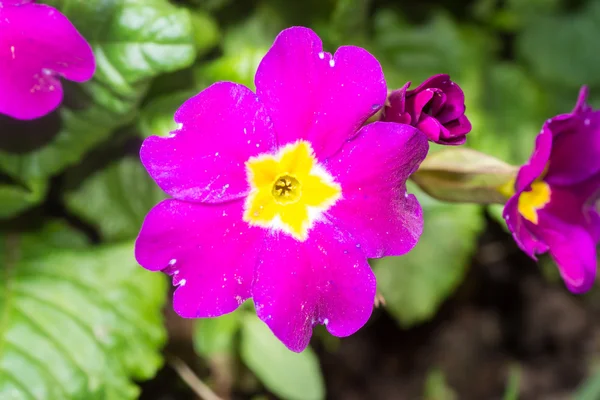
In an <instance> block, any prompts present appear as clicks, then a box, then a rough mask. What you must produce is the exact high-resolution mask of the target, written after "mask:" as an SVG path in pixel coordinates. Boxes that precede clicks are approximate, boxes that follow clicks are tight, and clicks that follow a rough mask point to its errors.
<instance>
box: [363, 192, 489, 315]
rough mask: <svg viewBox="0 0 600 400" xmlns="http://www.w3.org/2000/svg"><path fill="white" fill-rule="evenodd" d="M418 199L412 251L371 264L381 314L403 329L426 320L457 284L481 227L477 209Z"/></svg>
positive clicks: (464, 270) (481, 218) (467, 263)
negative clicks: (420, 223) (418, 226)
mask: <svg viewBox="0 0 600 400" xmlns="http://www.w3.org/2000/svg"><path fill="white" fill-rule="evenodd" d="M412 191H413V192H415V191H414V190H412ZM418 197H419V201H420V203H421V205H422V206H423V211H424V220H425V228H424V231H423V235H422V236H421V239H420V240H419V243H418V244H417V246H416V247H415V248H414V249H413V250H412V251H411V252H410V253H408V254H407V255H405V256H401V257H387V258H383V259H380V260H373V262H372V263H373V269H374V271H375V274H376V275H377V285H378V289H379V290H380V291H381V293H382V294H383V296H384V298H385V301H386V306H387V309H388V310H389V311H390V313H391V314H392V315H393V316H394V317H395V318H396V320H397V321H398V322H399V323H400V325H402V326H405V327H408V326H411V325H415V324H418V323H420V322H423V321H426V320H428V319H429V318H431V317H432V316H433V315H434V314H435V313H436V311H437V309H438V307H439V306H440V304H441V303H442V302H443V301H444V300H445V299H446V297H448V296H449V295H450V294H451V293H452V292H453V291H454V289H455V288H456V286H457V285H458V284H459V283H460V282H461V280H462V278H463V276H464V274H465V272H466V269H467V267H468V266H469V264H470V259H471V256H472V254H473V251H474V250H475V246H476V239H477V236H478V235H479V232H480V231H481V229H482V228H483V224H484V219H483V215H482V210H481V208H480V207H479V206H474V205H455V204H446V203H440V202H438V201H436V200H433V199H431V198H429V197H428V196H427V195H425V194H422V193H421V192H419V193H418Z"/></svg>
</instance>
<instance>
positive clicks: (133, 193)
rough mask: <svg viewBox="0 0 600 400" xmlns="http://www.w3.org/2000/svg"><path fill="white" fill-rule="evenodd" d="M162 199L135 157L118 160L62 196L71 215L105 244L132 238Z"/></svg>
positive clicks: (162, 195)
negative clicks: (91, 228)
mask: <svg viewBox="0 0 600 400" xmlns="http://www.w3.org/2000/svg"><path fill="white" fill-rule="evenodd" d="M165 197H166V195H165V194H164V193H163V192H162V190H160V188H159V187H158V186H157V185H156V184H155V183H154V181H153V180H152V179H151V178H150V176H148V173H147V172H146V170H145V169H144V166H143V165H142V164H141V163H140V161H139V160H138V159H137V158H136V159H134V158H125V159H122V160H120V161H119V162H117V163H114V164H112V165H110V166H109V167H108V168H105V169H103V170H101V171H99V172H97V173H96V174H95V175H93V176H91V177H90V178H88V179H86V180H85V181H84V182H83V184H82V185H81V187H79V188H78V189H77V190H75V191H73V192H67V193H66V194H65V200H66V203H67V206H68V207H69V208H70V209H71V210H72V211H73V213H75V214H76V215H77V216H78V217H80V218H81V219H83V220H84V221H87V222H88V223H91V224H93V225H94V226H96V227H97V228H98V229H99V230H100V234H101V236H102V238H103V239H105V240H108V241H118V240H123V239H132V238H135V236H136V235H137V233H138V232H139V230H140V227H141V226H142V222H143V221H144V217H145V216H146V214H147V213H148V211H149V210H150V209H151V208H152V207H153V206H154V205H156V204H157V203H159V202H160V201H161V200H163V199H164V198H165Z"/></svg>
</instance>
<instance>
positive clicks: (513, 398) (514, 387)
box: [503, 365, 521, 400]
mask: <svg viewBox="0 0 600 400" xmlns="http://www.w3.org/2000/svg"><path fill="white" fill-rule="evenodd" d="M520 385H521V368H519V366H518V365H514V366H511V367H510V369H509V371H508V382H507V383H506V390H505V391H504V397H503V400H519V386H520Z"/></svg>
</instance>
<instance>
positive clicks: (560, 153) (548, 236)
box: [504, 87, 600, 293]
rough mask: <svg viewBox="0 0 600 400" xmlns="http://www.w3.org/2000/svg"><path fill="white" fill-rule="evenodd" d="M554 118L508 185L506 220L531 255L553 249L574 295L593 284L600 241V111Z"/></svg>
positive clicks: (582, 96) (581, 102)
mask: <svg viewBox="0 0 600 400" xmlns="http://www.w3.org/2000/svg"><path fill="white" fill-rule="evenodd" d="M587 93H588V89H587V87H583V88H582V89H581V91H580V93H579V99H578V101H577V104H576V105H575V109H574V110H573V111H572V112H571V113H568V114H562V115H558V116H556V117H554V118H551V119H549V120H548V121H547V122H546V123H545V124H544V126H543V127H542V131H541V132H540V134H539V135H538V137H537V139H536V142H535V149H534V151H533V154H532V155H531V158H530V159H529V161H528V162H527V163H526V164H525V165H523V166H522V167H521V168H520V170H519V172H518V175H517V177H516V180H515V182H514V187H511V188H509V190H510V192H509V193H510V194H512V197H511V198H510V199H509V200H508V202H507V203H506V206H505V208H504V218H505V219H506V222H507V225H508V227H509V229H510V230H511V232H512V234H513V236H514V238H515V240H516V242H517V244H518V245H519V246H520V247H521V249H523V251H524V252H526V253H527V254H528V255H529V256H531V257H532V258H534V259H535V258H536V254H540V253H545V252H549V253H550V255H551V256H552V257H553V258H554V260H555V261H556V263H557V265H558V267H559V270H560V273H561V275H562V277H563V279H564V281H565V284H566V285H567V287H568V288H569V290H571V291H572V292H575V293H582V292H585V291H587V290H589V289H590V288H591V286H592V285H593V283H594V281H595V277H596V244H597V243H598V242H599V241H600V214H599V213H598V205H597V201H598V200H599V199H600V111H594V110H592V108H591V107H590V106H588V105H587V104H586V97H587Z"/></svg>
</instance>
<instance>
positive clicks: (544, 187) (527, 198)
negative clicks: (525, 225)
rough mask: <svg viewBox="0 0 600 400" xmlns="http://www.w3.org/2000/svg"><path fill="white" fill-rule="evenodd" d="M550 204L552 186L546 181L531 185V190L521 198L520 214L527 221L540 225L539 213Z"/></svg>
mask: <svg viewBox="0 0 600 400" xmlns="http://www.w3.org/2000/svg"><path fill="white" fill-rule="evenodd" d="M548 202H550V186H548V184H547V183H546V182H544V181H536V182H533V183H532V184H531V190H530V191H528V192H523V193H521V195H520V196H519V207H518V208H519V213H520V214H521V215H522V216H523V218H525V219H526V220H528V221H530V222H533V223H534V224H536V225H537V223H538V211H539V210H541V209H542V208H544V207H545V206H546V204H548Z"/></svg>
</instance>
